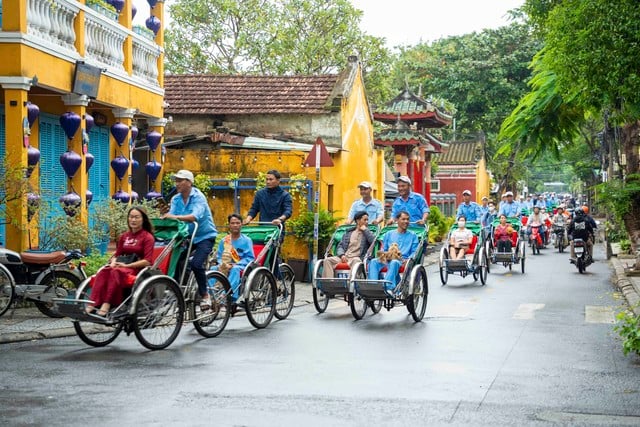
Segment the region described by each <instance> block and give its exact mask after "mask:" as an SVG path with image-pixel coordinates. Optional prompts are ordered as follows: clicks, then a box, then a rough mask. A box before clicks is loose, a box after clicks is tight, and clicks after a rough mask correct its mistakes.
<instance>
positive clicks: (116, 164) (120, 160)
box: [111, 155, 129, 179]
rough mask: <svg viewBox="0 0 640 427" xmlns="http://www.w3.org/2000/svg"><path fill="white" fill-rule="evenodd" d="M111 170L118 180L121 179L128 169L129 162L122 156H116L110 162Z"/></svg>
mask: <svg viewBox="0 0 640 427" xmlns="http://www.w3.org/2000/svg"><path fill="white" fill-rule="evenodd" d="M111 169H113V171H114V172H115V173H116V176H117V177H118V179H122V178H124V175H125V174H126V173H127V169H129V160H127V159H126V157H124V156H122V155H121V156H118V157H116V158H114V159H113V160H111Z"/></svg>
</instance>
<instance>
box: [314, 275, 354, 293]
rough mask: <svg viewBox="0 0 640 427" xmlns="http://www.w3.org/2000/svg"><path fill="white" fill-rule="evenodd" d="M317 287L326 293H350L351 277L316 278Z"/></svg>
mask: <svg viewBox="0 0 640 427" xmlns="http://www.w3.org/2000/svg"><path fill="white" fill-rule="evenodd" d="M316 287H317V288H318V289H319V290H320V292H322V293H323V294H324V295H329V296H333V295H337V294H346V293H349V279H347V278H342V277H334V278H321V279H317V280H316Z"/></svg>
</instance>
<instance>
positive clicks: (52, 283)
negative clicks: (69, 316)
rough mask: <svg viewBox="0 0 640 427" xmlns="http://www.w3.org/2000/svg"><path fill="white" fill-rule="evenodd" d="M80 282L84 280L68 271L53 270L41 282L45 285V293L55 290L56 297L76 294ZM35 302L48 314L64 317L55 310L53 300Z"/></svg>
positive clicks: (57, 317)
mask: <svg viewBox="0 0 640 427" xmlns="http://www.w3.org/2000/svg"><path fill="white" fill-rule="evenodd" d="M80 283H82V280H81V279H80V278H79V277H78V276H76V275H75V274H73V273H70V272H68V271H52V272H50V273H49V274H47V275H46V276H45V277H43V278H42V281H41V282H40V284H41V285H42V286H45V289H44V293H45V294H46V293H48V292H55V296H56V298H66V297H67V296H68V295H69V294H70V293H73V295H75V293H76V290H77V289H78V286H80ZM34 304H35V305H36V307H37V308H38V310H40V312H41V313H42V314H44V315H46V316H49V317H53V318H55V319H59V318H62V317H64V316H62V315H60V314H58V313H56V312H55V311H53V303H51V302H44V301H34Z"/></svg>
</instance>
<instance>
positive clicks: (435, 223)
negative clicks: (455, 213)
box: [428, 206, 455, 243]
mask: <svg viewBox="0 0 640 427" xmlns="http://www.w3.org/2000/svg"><path fill="white" fill-rule="evenodd" d="M429 210H430V213H429V219H428V222H429V241H430V242H431V243H433V242H440V241H442V239H443V238H444V237H445V236H446V235H447V233H448V232H449V228H450V227H451V225H452V224H453V223H454V221H455V218H453V217H446V216H444V215H443V214H442V211H440V208H438V207H437V206H430V207H429Z"/></svg>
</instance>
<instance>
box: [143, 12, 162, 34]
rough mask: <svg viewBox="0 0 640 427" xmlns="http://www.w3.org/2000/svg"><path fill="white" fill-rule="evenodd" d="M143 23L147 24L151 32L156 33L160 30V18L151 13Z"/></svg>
mask: <svg viewBox="0 0 640 427" xmlns="http://www.w3.org/2000/svg"><path fill="white" fill-rule="evenodd" d="M144 23H145V25H146V26H147V28H148V29H150V30H151V31H153V34H155V35H157V34H158V31H160V26H161V25H162V23H161V22H160V20H159V19H158V18H157V17H155V16H153V15H151V16H150V17H148V18H147V20H146V21H144Z"/></svg>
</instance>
